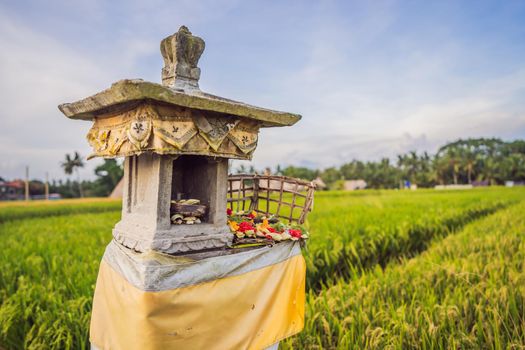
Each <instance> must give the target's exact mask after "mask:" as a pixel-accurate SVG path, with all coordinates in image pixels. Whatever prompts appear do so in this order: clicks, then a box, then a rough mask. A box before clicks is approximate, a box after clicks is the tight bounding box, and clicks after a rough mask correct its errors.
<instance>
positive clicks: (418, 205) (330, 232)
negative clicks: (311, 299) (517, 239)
mask: <svg viewBox="0 0 525 350" xmlns="http://www.w3.org/2000/svg"><path fill="white" fill-rule="evenodd" d="M524 197H525V190H524V189H506V188H495V189H479V190H470V191H455V192H453V191H443V192H441V191H435V190H423V191H415V192H413V191H380V192H374V193H372V194H370V195H366V191H363V192H358V193H357V195H353V194H348V193H347V192H327V193H322V192H321V193H318V194H316V199H315V207H314V210H313V212H312V213H311V214H310V216H309V217H308V225H309V228H310V234H311V235H310V236H311V239H310V241H309V242H308V251H307V253H306V254H305V256H306V260H307V265H308V269H307V271H308V272H307V273H308V279H307V283H308V286H309V287H311V288H314V289H319V288H321V286H322V285H324V284H330V283H333V282H334V281H337V280H338V279H339V278H341V277H342V278H346V279H350V278H352V277H353V276H354V275H356V274H357V275H359V274H360V273H362V271H363V270H366V269H369V268H372V267H374V266H375V265H376V264H381V265H383V266H384V265H385V264H386V263H387V262H388V261H390V260H392V259H398V258H400V257H408V256H412V255H414V254H417V253H418V252H420V251H422V250H424V249H426V247H427V246H428V244H429V242H430V241H431V240H432V239H433V238H434V237H442V236H446V235H447V234H449V233H451V232H454V231H456V230H458V229H460V228H461V227H462V226H464V225H465V224H467V223H468V222H470V221H472V220H475V219H477V218H479V217H482V216H485V215H488V214H490V213H493V212H494V211H496V210H498V209H501V208H503V207H505V206H507V205H509V204H512V203H515V202H516V201H518V200H520V199H521V198H524Z"/></svg>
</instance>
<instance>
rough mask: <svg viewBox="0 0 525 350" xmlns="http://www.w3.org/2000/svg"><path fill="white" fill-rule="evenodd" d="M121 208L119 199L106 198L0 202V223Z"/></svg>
mask: <svg viewBox="0 0 525 350" xmlns="http://www.w3.org/2000/svg"><path fill="white" fill-rule="evenodd" d="M121 208H122V201H121V200H120V199H118V200H117V199H106V198H86V199H66V200H57V201H31V202H3V203H1V202H0V223H3V222H6V221H12V220H22V219H29V218H36V217H46V216H56V215H70V214H82V213H102V212H108V211H119V210H121Z"/></svg>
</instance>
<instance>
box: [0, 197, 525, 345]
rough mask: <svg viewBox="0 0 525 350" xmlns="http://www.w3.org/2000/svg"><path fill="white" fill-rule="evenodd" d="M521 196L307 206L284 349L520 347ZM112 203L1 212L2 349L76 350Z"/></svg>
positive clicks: (112, 217)
mask: <svg viewBox="0 0 525 350" xmlns="http://www.w3.org/2000/svg"><path fill="white" fill-rule="evenodd" d="M523 213H525V189H520V188H513V189H506V188H491V189H479V190H470V191H455V192H453V191H449V192H446V191H443V192H440V191H430V190H422V191H421V190H418V191H414V192H404V191H363V192H357V193H345V192H324V193H318V194H316V200H315V207H314V211H313V212H312V213H311V214H310V216H309V218H308V222H307V225H308V227H309V230H310V233H311V236H310V237H311V239H310V242H309V243H308V247H307V249H306V250H305V252H304V255H305V258H306V260H307V265H308V276H307V280H308V297H307V314H306V325H305V329H304V331H303V332H302V333H301V334H299V335H298V336H295V337H293V338H291V339H289V340H287V341H285V342H284V343H282V346H281V348H284V349H290V348H293V349H349V348H371V349H374V348H391V349H405V348H431V349H441V348H442V349H445V348H447V349H448V348H461V349H463V348H495V349H499V348H501V349H503V348H515V349H519V348H525V337H524V334H525V309H524V300H525V299H524V298H525V287H524V286H525V270H524V269H523V261H525V260H524V258H525V216H524V215H523ZM119 217H120V203H119V202H115V201H107V200H106V201H100V202H99V201H89V200H88V201H73V202H67V201H65V202H62V203H54V204H53V203H51V204H42V203H30V204H16V205H14V206H13V205H9V204H0V249H1V251H2V254H1V255H0V348H5V349H25V348H27V349H87V348H88V347H89V341H88V327H89V317H90V310H91V296H92V293H93V289H94V284H95V280H96V275H97V270H98V264H99V262H100V258H101V256H102V254H103V251H104V248H105V245H106V244H107V243H108V242H109V240H110V239H111V228H112V226H113V225H114V223H115V222H117V221H118V220H119Z"/></svg>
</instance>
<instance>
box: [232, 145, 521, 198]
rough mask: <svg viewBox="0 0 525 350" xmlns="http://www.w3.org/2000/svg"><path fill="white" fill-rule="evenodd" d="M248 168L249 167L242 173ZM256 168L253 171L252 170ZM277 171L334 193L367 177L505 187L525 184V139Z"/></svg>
mask: <svg viewBox="0 0 525 350" xmlns="http://www.w3.org/2000/svg"><path fill="white" fill-rule="evenodd" d="M239 170H240V171H242V170H247V169H239ZM248 170H249V169H248ZM252 170H253V169H252ZM274 173H277V174H281V175H285V176H292V177H298V178H303V179H306V180H313V179H315V178H317V177H320V178H321V179H322V180H323V182H324V183H325V184H326V185H327V186H328V188H330V189H340V188H342V186H343V182H344V181H345V180H355V179H363V180H365V181H366V182H367V187H369V188H377V189H381V188H400V187H403V185H404V184H405V182H406V181H409V182H410V183H411V184H415V185H417V186H418V187H433V186H435V185H448V184H475V185H476V184H483V185H503V184H504V183H505V182H506V181H514V182H521V183H523V182H525V140H516V141H510V142H505V141H502V140H500V139H496V138H476V139H474V138H470V139H464V140H463V139H460V140H458V141H455V142H451V143H448V144H446V145H444V146H442V147H440V148H439V149H438V151H437V152H436V153H435V154H432V155H431V154H429V153H428V152H420V153H418V152H416V151H411V152H408V153H405V154H400V155H398V156H397V158H396V159H395V160H394V161H392V160H391V159H389V158H382V159H381V160H379V161H367V162H364V161H360V160H352V161H350V162H348V163H345V164H343V165H341V166H339V167H330V168H327V169H323V170H321V169H310V168H305V167H295V166H287V167H284V168H283V167H281V166H277V168H276V169H275V171H274Z"/></svg>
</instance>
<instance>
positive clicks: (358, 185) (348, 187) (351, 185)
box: [343, 179, 366, 191]
mask: <svg viewBox="0 0 525 350" xmlns="http://www.w3.org/2000/svg"><path fill="white" fill-rule="evenodd" d="M365 188H366V181H365V180H363V179H358V180H346V181H345V182H344V183H343V189H344V190H345V191H355V190H364V189H365Z"/></svg>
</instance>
